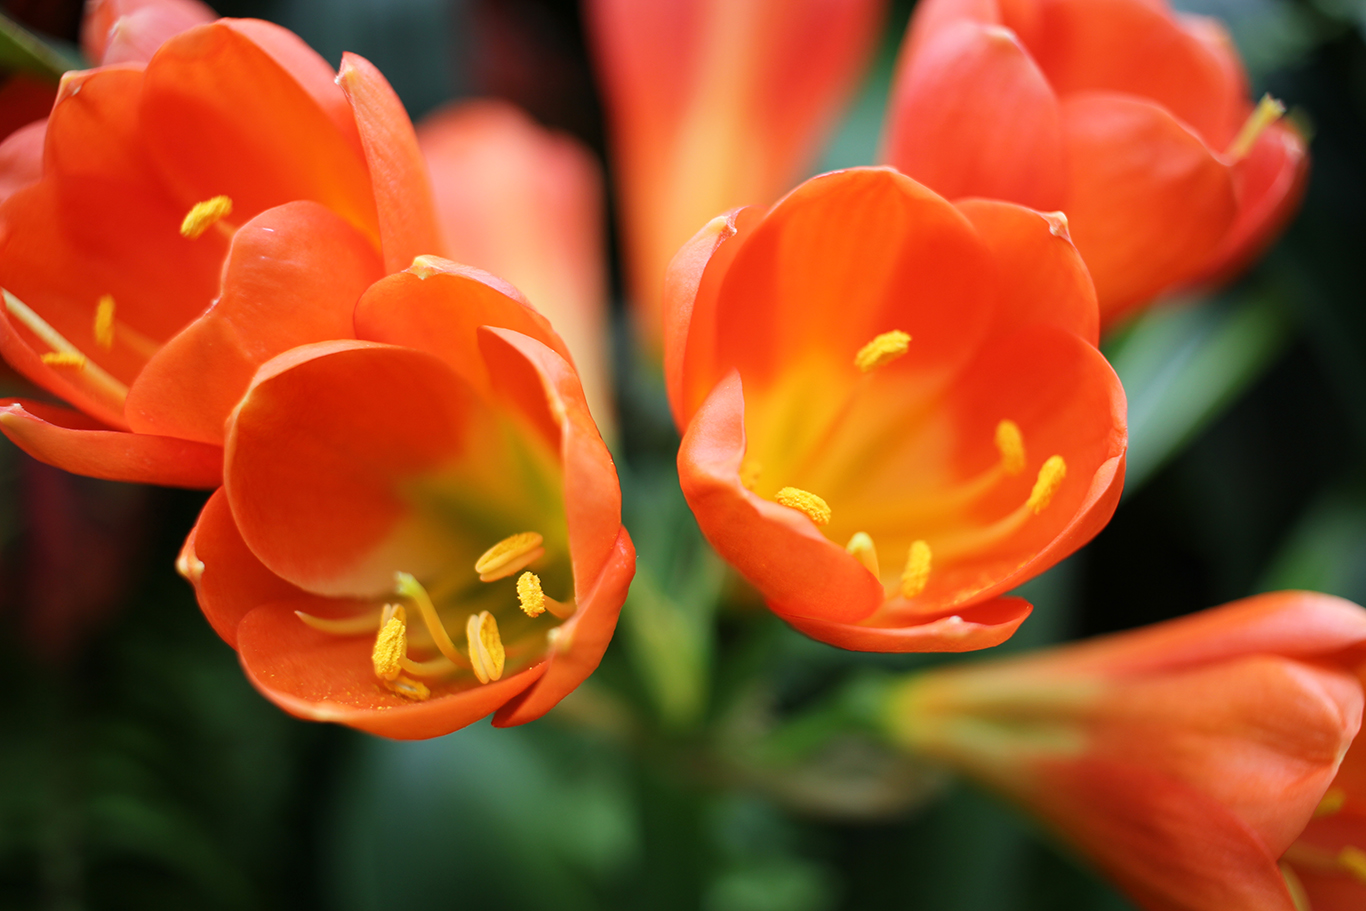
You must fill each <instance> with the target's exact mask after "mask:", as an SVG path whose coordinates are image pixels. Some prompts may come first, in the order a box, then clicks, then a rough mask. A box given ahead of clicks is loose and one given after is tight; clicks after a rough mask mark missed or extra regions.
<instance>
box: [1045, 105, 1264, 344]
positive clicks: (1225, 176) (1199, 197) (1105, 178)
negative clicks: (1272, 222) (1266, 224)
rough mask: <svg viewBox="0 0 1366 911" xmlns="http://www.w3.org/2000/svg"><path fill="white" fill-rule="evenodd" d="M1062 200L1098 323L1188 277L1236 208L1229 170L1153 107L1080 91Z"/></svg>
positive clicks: (1068, 117) (1068, 125)
mask: <svg viewBox="0 0 1366 911" xmlns="http://www.w3.org/2000/svg"><path fill="white" fill-rule="evenodd" d="M1063 123H1064V127H1065V133H1066V137H1067V152H1068V156H1069V161H1070V162H1071V166H1070V177H1069V189H1068V201H1067V204H1066V206H1065V207H1064V209H1065V211H1066V212H1067V217H1068V222H1069V225H1070V230H1071V233H1072V240H1073V242H1075V243H1076V245H1077V249H1078V250H1080V251H1081V255H1082V257H1083V258H1084V259H1085V260H1086V265H1087V266H1088V267H1089V268H1090V270H1091V277H1092V278H1093V279H1095V282H1096V293H1097V295H1098V296H1099V298H1100V306H1101V321H1102V323H1103V324H1113V322H1114V320H1116V319H1117V318H1119V317H1120V316H1122V315H1123V314H1124V313H1125V312H1126V311H1128V310H1129V309H1131V308H1133V307H1135V306H1138V305H1140V304H1144V303H1147V302H1148V301H1149V300H1151V299H1152V298H1153V297H1155V296H1156V295H1157V294H1158V293H1160V292H1161V291H1163V290H1165V289H1167V288H1170V287H1172V286H1173V285H1176V284H1180V283H1182V282H1185V281H1188V280H1189V279H1191V278H1192V277H1194V275H1195V274H1196V272H1197V271H1198V270H1199V269H1200V268H1201V266H1202V265H1203V264H1204V263H1205V261H1206V260H1207V259H1208V257H1209V256H1210V255H1211V254H1212V253H1213V252H1214V250H1215V248H1216V247H1217V245H1218V244H1219V242H1220V241H1221V240H1222V239H1223V237H1224V236H1225V234H1226V233H1227V232H1228V230H1229V228H1230V226H1231V225H1232V224H1233V220H1234V217H1235V215H1236V214H1237V205H1236V201H1235V195H1234V188H1233V180H1232V175H1231V174H1230V172H1229V168H1228V167H1227V166H1226V165H1225V164H1224V163H1223V162H1222V161H1221V160H1220V159H1219V158H1218V157H1216V156H1215V155H1214V154H1213V153H1212V152H1211V151H1210V150H1209V148H1208V147H1207V146H1206V145H1205V144H1204V143H1203V142H1201V141H1200V139H1199V138H1198V137H1197V136H1195V135H1194V134H1193V133H1191V132H1190V131H1189V130H1188V129H1187V128H1185V127H1184V126H1182V125H1181V124H1180V123H1179V122H1178V121H1177V120H1175V119H1174V118H1173V117H1172V116H1171V115H1170V114H1168V113H1167V112H1166V111H1164V110H1163V109H1162V108H1160V107H1158V106H1157V105H1155V104H1153V103H1151V102H1147V101H1141V100H1139V99H1136V98H1130V97H1124V96H1120V95H1106V94H1099V93H1097V94H1083V95H1077V96H1074V97H1071V98H1068V99H1066V100H1065V101H1064V103H1063Z"/></svg>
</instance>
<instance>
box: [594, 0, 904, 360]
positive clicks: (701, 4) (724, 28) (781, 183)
mask: <svg viewBox="0 0 1366 911" xmlns="http://www.w3.org/2000/svg"><path fill="white" fill-rule="evenodd" d="M884 5H885V4H884V3H883V2H882V0H663V2H650V3H642V2H639V0H592V2H591V3H589V4H588V6H587V8H586V10H585V12H586V21H587V24H588V27H589V30H590V33H591V38H592V39H593V45H594V51H595V57H596V63H597V68H598V74H599V78H600V80H601V82H602V87H603V94H604V96H605V99H606V103H607V108H608V114H609V123H610V127H611V132H612V148H613V155H614V165H613V167H614V170H615V173H616V184H617V188H618V192H619V193H620V197H621V201H622V221H623V226H624V235H625V236H624V238H623V241H624V247H625V253H626V257H627V259H626V265H627V277H628V280H629V283H630V287H631V298H632V303H633V305H634V306H635V308H636V316H637V319H638V321H639V328H640V329H641V330H642V337H643V338H644V339H645V340H646V341H647V343H648V344H650V345H651V346H658V345H659V338H660V326H659V320H660V294H661V290H662V280H663V276H664V270H665V268H666V267H667V266H668V264H669V260H670V259H671V258H672V257H673V254H674V252H675V251H676V250H677V249H678V248H679V246H681V245H682V244H683V243H684V242H686V241H687V239H688V238H689V237H691V236H692V235H693V233H694V232H696V231H697V227H698V225H701V224H703V223H704V222H705V221H706V220H707V219H709V218H711V217H712V216H713V215H715V214H716V213H717V212H724V211H725V210H727V209H729V208H732V207H734V206H740V205H747V204H750V203H762V204H764V205H767V204H769V203H771V202H773V201H774V200H776V199H777V198H778V197H779V196H780V195H782V194H783V193H784V192H786V191H787V190H788V188H790V187H791V186H792V185H793V184H794V183H795V182H796V181H797V180H799V179H800V178H801V177H802V174H803V171H804V169H806V168H808V167H810V165H811V162H812V160H813V159H814V158H815V156H816V153H817V152H818V151H819V147H820V142H821V140H822V139H823V138H824V136H825V133H826V132H827V130H828V128H829V126H830V125H831V123H832V122H833V120H834V118H835V116H836V115H837V114H838V112H839V109H840V107H841V105H842V104H843V102H844V100H845V98H846V97H847V96H848V94H849V92H850V90H851V89H852V88H853V87H854V81H855V80H856V79H857V78H858V75H859V73H860V70H861V67H862V63H863V61H864V59H865V57H866V56H867V54H868V52H869V51H870V50H871V49H872V47H873V43H874V40H875V37H876V31H877V26H878V24H879V22H880V20H881V17H882V10H883V7H884Z"/></svg>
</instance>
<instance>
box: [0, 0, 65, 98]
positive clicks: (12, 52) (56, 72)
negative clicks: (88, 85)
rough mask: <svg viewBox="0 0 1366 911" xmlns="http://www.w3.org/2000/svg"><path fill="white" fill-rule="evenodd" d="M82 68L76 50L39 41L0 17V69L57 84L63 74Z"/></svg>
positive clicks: (63, 45)
mask: <svg viewBox="0 0 1366 911" xmlns="http://www.w3.org/2000/svg"><path fill="white" fill-rule="evenodd" d="M86 65H87V64H86V62H85V60H84V59H82V57H81V54H80V52H79V51H78V50H76V48H74V47H72V46H70V45H67V44H63V43H59V42H55V41H51V40H49V39H46V38H40V37H39V36H37V35H35V34H33V32H30V31H29V30H28V29H26V28H24V27H23V26H22V25H20V24H19V23H17V22H15V21H14V20H13V19H11V18H9V17H8V16H5V15H3V14H0V69H6V70H18V71H20V72H24V73H31V74H33V75H35V76H38V77H40V78H43V79H47V80H49V81H51V82H57V81H58V80H60V79H61V78H62V74H63V73H65V72H66V71H67V70H78V69H82V68H83V67H85V66H86Z"/></svg>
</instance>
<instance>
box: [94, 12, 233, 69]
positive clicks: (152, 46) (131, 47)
mask: <svg viewBox="0 0 1366 911" xmlns="http://www.w3.org/2000/svg"><path fill="white" fill-rule="evenodd" d="M215 18H217V17H216V16H215V15H214V11H213V10H211V9H209V8H208V7H207V6H205V5H204V4H203V3H199V2H198V0H91V2H89V3H87V4H86V5H85V15H84V17H83V18H82V20H81V50H83V51H84V52H85V56H86V57H88V58H90V59H91V60H93V61H95V62H96V63H98V64H99V65H101V66H108V65H110V64H114V63H146V62H147V61H148V60H151V59H152V55H153V54H154V53H156V50H157V48H159V47H161V45H162V44H163V43H164V42H166V41H168V40H169V39H171V38H172V37H174V36H176V35H178V34H180V33H181V32H184V31H187V30H189V29H192V28H194V27H195V26H196V25H203V24H205V23H206V22H212V21H213V20H214V19H215Z"/></svg>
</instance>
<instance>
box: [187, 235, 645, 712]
mask: <svg viewBox="0 0 1366 911" xmlns="http://www.w3.org/2000/svg"><path fill="white" fill-rule="evenodd" d="M355 319H356V329H357V334H358V335H359V336H360V339H359V340H336V341H329V342H319V343H315V344H312V345H304V346H301V347H298V348H294V349H292V350H290V351H288V352H285V353H284V354H281V355H279V356H277V357H275V358H274V359H272V360H270V361H268V362H267V363H266V364H265V365H263V366H262V367H261V368H260V370H259V371H258V372H257V373H256V375H255V377H254V378H253V380H252V382H251V385H250V387H249V389H248V390H247V392H246V395H245V396H244V397H243V398H242V400H241V403H240V404H239V405H238V407H237V408H236V409H235V411H234V412H233V414H232V417H231V419H230V421H229V425H228V433H227V441H226V458H225V464H224V486H223V489H222V490H220V491H219V492H217V493H215V494H214V496H213V497H212V498H211V499H210V501H209V503H208V504H207V505H206V506H205V508H204V512H203V514H202V515H201V516H200V519H199V522H198V524H197V525H196V527H195V529H194V531H193V532H191V534H190V536H189V538H188V540H187V541H186V544H185V547H184V550H183V551H182V554H181V557H180V561H179V564H178V565H179V568H180V570H181V572H182V573H183V574H184V575H185V576H186V577H187V578H188V579H189V580H190V581H191V582H192V583H193V584H194V586H195V589H196V592H197V594H198V598H199V603H200V606H201V607H202V608H203V610H204V612H205V615H206V616H207V617H208V619H209V621H210V623H212V624H213V626H214V628H215V629H216V630H217V631H218V632H219V634H220V635H222V637H223V638H224V639H225V640H226V641H227V642H228V643H229V644H231V645H233V647H234V648H236V649H237V651H238V653H239V655H240V658H241V661H242V666H243V668H244V669H245V671H246V673H247V675H248V677H249V678H250V679H251V681H252V683H253V684H255V686H256V687H257V688H258V689H259V690H260V691H261V692H262V693H263V694H264V695H265V696H267V697H268V698H269V699H271V700H272V701H273V702H275V703H276V704H278V705H279V706H281V707H282V708H284V709H285V710H286V711H289V712H291V713H292V714H295V715H298V716H300V717H303V718H310V719H315V720H325V721H337V722H341V723H344V724H349V725H352V726H354V727H358V728H360V729H362V730H366V731H370V732H372V733H375V734H380V735H383V736H387V737H394V738H400V739H412V738H422V737H434V736H437V735H439V734H444V733H447V732H449V731H452V730H455V729H456V728H458V727H461V726H463V725H466V724H469V723H471V722H473V721H475V720H477V719H479V718H481V717H483V716H484V715H487V714H488V713H490V712H494V711H496V713H497V714H496V717H495V723H496V724H500V725H510V724H520V723H523V722H525V721H529V720H531V719H533V718H536V717H539V716H540V715H541V714H543V713H544V712H546V711H548V710H549V709H550V708H551V707H552V706H553V705H554V704H555V703H556V702H558V701H559V700H560V699H561V698H562V697H563V696H564V695H565V694H566V693H568V692H569V691H571V690H572V689H573V688H574V687H575V686H577V685H578V684H579V683H580V682H581V681H582V680H583V679H584V678H585V677H587V676H588V674H589V673H591V672H592V671H593V669H594V668H595V667H596V666H597V664H598V661H599V659H600V658H601V656H602V653H603V650H604V649H605V648H606V646H607V642H608V640H609V639H610V638H611V635H612V630H613V629H614V627H615V624H616V618H617V615H618V612H619V611H620V609H621V604H622V602H623V600H624V599H625V597H626V589H627V586H628V585H629V583H630V579H631V576H632V574H633V572H634V565H635V555H634V550H633V548H632V546H631V541H630V538H629V537H628V536H627V534H626V532H625V530H624V529H623V528H622V526H621V517H620V509H621V493H620V490H619V487H618V484H617V477H616V471H615V468H614V466H613V464H612V460H611V457H610V456H609V455H608V453H607V449H606V447H605V446H604V445H603V443H602V439H601V437H600V436H599V435H598V433H597V430H596V428H595V426H594V424H593V421H592V418H591V417H590V415H589V413H588V407H587V404H586V402H585V400H584V397H583V390H582V387H581V385H580V384H579V382H578V378H577V376H576V375H575V373H574V370H573V367H572V366H571V365H570V363H569V361H568V360H567V357H566V351H565V348H564V344H563V342H561V341H560V340H559V339H558V337H556V336H555V334H554V333H553V332H552V331H551V330H550V329H549V326H548V324H547V323H546V322H545V320H544V318H543V317H541V316H540V315H539V314H537V313H536V312H535V311H533V310H532V309H531V308H530V307H529V306H528V305H527V304H526V302H525V300H523V299H522V298H521V297H520V295H519V294H518V293H517V292H516V291H515V290H514V289H513V288H512V287H511V286H510V285H507V284H506V283H504V282H501V281H500V280H498V279H495V278H493V277H492V276H489V275H487V274H486V273H482V272H478V271H477V270H473V269H471V268H469V267H465V266H458V265H456V264H454V263H451V262H448V261H446V260H440V259H437V258H434V257H420V258H419V259H418V261H417V262H416V263H414V265H413V266H412V267H410V268H409V269H407V270H405V271H403V272H399V273H396V274H394V275H390V276H388V277H386V278H384V279H382V280H381V281H379V282H377V283H376V284H375V285H374V286H372V287H371V288H370V289H369V290H368V291H366V293H365V295H364V296H363V297H362V299H361V301H360V303H359V304H358V306H357V309H356V317H355Z"/></svg>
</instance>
